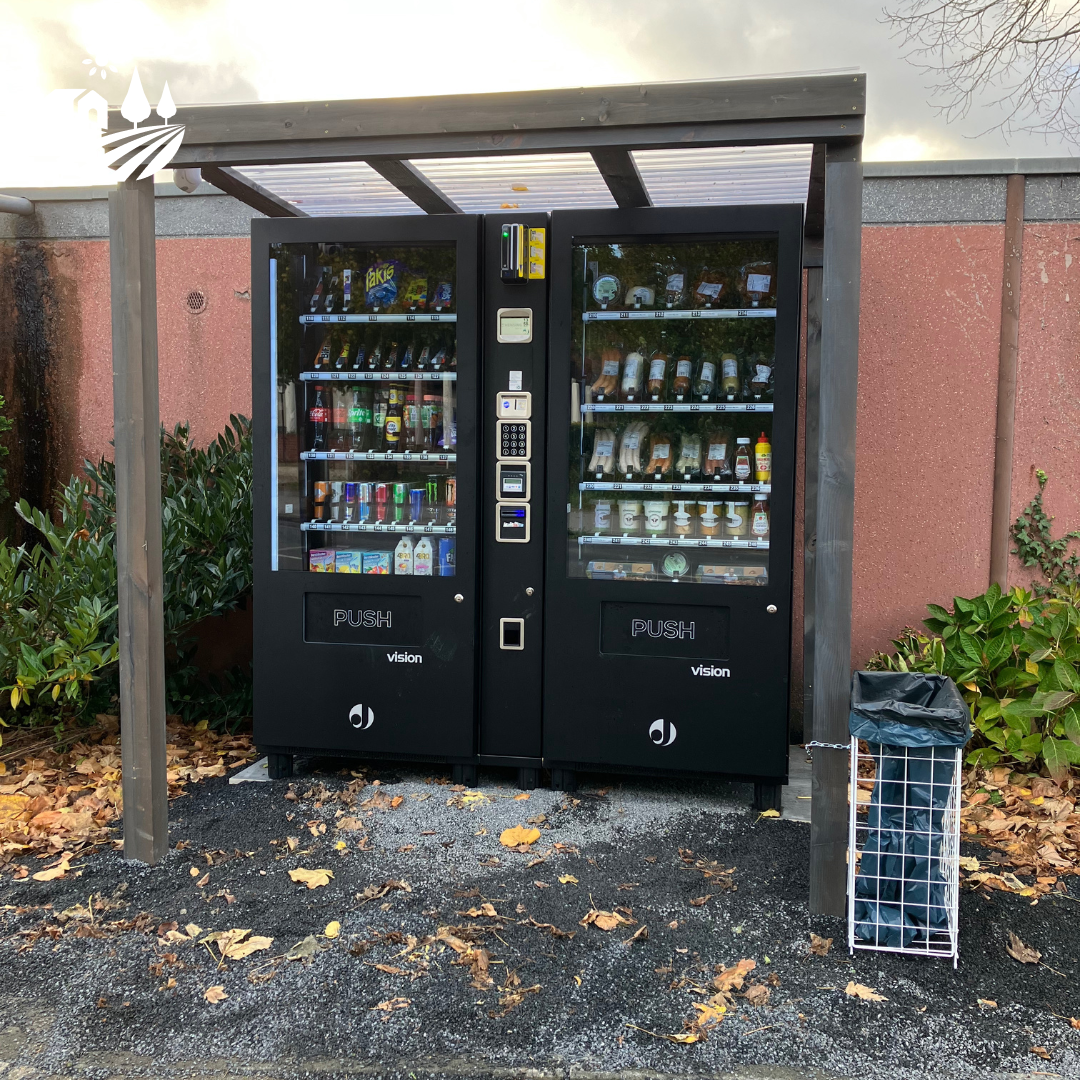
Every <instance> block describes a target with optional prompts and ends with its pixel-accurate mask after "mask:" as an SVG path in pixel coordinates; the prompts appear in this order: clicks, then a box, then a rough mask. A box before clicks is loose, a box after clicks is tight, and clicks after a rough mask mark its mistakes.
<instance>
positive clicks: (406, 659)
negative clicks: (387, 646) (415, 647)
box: [386, 650, 424, 664]
mask: <svg viewBox="0 0 1080 1080" xmlns="http://www.w3.org/2000/svg"><path fill="white" fill-rule="evenodd" d="M386 659H387V660H389V661H390V663H391V664H422V663H423V662H424V658H423V656H421V655H420V653H418V652H401V651H400V650H399V651H398V652H388V653H387V654H386Z"/></svg>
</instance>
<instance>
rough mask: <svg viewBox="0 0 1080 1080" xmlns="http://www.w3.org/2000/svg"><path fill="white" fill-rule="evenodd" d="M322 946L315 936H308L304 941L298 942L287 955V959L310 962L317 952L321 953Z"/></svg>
mask: <svg viewBox="0 0 1080 1080" xmlns="http://www.w3.org/2000/svg"><path fill="white" fill-rule="evenodd" d="M320 948H321V947H320V945H319V942H318V940H317V939H316V938H315V936H314V935H313V934H308V936H307V937H306V938H304V940H303V941H298V942H297V943H296V944H295V945H294V946H293V947H292V948H291V949H290V950H289V951H288V952H287V953H286V954H285V959H286V960H289V961H292V960H310V959H311V958H312V957H313V956H314V955H315V954H316V953H317V952H319V951H320Z"/></svg>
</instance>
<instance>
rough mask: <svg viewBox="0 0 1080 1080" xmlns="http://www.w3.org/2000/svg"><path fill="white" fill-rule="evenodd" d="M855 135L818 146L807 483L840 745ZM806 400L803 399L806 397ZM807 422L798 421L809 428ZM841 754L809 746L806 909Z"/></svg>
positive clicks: (827, 901) (852, 369) (835, 828)
mask: <svg viewBox="0 0 1080 1080" xmlns="http://www.w3.org/2000/svg"><path fill="white" fill-rule="evenodd" d="M860 151H861V147H860V146H859V144H857V143H856V144H854V145H851V144H848V145H844V146H836V145H829V146H828V147H827V148H826V152H825V237H824V246H823V259H822V262H823V267H822V282H821V341H820V357H821V360H820V368H819V371H818V379H817V386H816V397H817V405H816V410H815V411H816V415H817V455H816V456H817V469H816V480H817V492H816V499H815V503H816V514H815V534H816V543H815V545H814V557H813V568H814V583H813V599H814V612H813V620H814V622H813V629H814V650H813V705H814V710H813V724H814V739H815V740H817V741H819V742H826V743H836V744H844V745H846V744H847V743H848V741H849V735H848V705H849V697H850V684H851V556H852V546H853V535H854V529H855V411H856V397H857V391H858V382H859V272H860V266H861V233H862V161H861V153H860ZM808 400H809V398H808ZM809 426H810V425H809V423H808V427H809ZM847 779H848V755H847V754H846V753H845V752H844V751H842V750H836V749H824V748H823V749H818V750H816V751H815V752H814V771H813V786H812V798H813V801H812V803H811V825H810V910H811V911H813V912H816V913H818V914H822V915H840V916H842V915H843V914H844V913H845V910H846V907H845V898H846V894H847V858H848V852H847V842H848V830H847V813H848V810H847Z"/></svg>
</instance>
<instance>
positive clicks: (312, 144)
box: [170, 113, 864, 168]
mask: <svg viewBox="0 0 1080 1080" xmlns="http://www.w3.org/2000/svg"><path fill="white" fill-rule="evenodd" d="M863 128H864V124H863V118H862V116H859V115H856V114H854V113H853V114H852V115H851V116H850V117H848V116H838V117H824V118H811V119H797V118H796V119H787V120H734V121H717V122H715V123H696V124H693V123H689V124H649V125H643V126H642V127H632V126H625V127H586V126H585V125H584V124H579V125H578V127H577V128H562V129H559V130H555V131H514V130H510V131H505V130H496V131H486V132H480V133H475V132H474V133H467V132H466V133H457V132H449V133H430V134H419V135H410V134H404V135H393V134H388V135H378V136H361V135H354V136H348V137H343V138H338V139H331V138H323V139H299V138H298V139H296V140H294V141H292V142H282V141H280V140H263V141H254V142H253V141H237V142H227V141H226V142H204V143H201V142H197V141H196V140H195V139H193V138H192V139H188V140H187V141H185V142H184V143H182V144H181V145H180V149H179V150H177V151H176V156H175V157H174V158H173V160H172V161H171V162H170V167H175V168H185V167H187V168H197V167H199V166H201V165H206V164H212V165H293V164H304V163H310V162H327V161H364V160H367V159H368V158H371V157H386V158H400V159H402V160H406V159H412V160H415V159H417V158H429V157H491V156H493V155H504V154H548V153H555V154H558V153H582V152H584V153H588V152H589V151H591V150H594V149H598V148H601V147H608V146H616V147H622V148H624V149H626V148H628V149H635V150H678V149H685V148H687V147H692V146H771V145H779V144H781V143H813V142H822V141H827V142H829V143H838V142H844V141H849V142H852V143H857V142H861V140H862V137H863Z"/></svg>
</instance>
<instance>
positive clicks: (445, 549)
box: [439, 536, 457, 577]
mask: <svg viewBox="0 0 1080 1080" xmlns="http://www.w3.org/2000/svg"><path fill="white" fill-rule="evenodd" d="M455 546H456V545H455V542H454V538H453V537H452V536H440V537H439V577H454V575H455V573H456V566H457V554H456V551H455Z"/></svg>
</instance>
